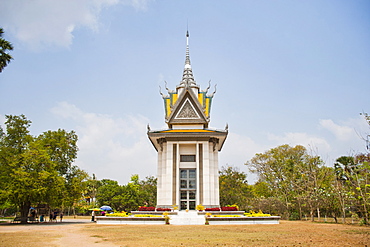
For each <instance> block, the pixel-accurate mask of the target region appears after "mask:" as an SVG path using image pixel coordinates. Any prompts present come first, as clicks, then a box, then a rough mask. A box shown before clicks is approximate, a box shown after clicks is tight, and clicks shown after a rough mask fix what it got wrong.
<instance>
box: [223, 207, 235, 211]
mask: <svg viewBox="0 0 370 247" xmlns="http://www.w3.org/2000/svg"><path fill="white" fill-rule="evenodd" d="M221 211H238V208H237V207H221Z"/></svg>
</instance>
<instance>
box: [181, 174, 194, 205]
mask: <svg viewBox="0 0 370 247" xmlns="http://www.w3.org/2000/svg"><path fill="white" fill-rule="evenodd" d="M196 182H197V181H196V171H195V169H183V170H180V210H186V209H189V210H195V207H196V205H195V203H196V192H197V191H196V185H197V183H196Z"/></svg>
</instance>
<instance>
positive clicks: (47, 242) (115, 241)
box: [0, 221, 370, 247]
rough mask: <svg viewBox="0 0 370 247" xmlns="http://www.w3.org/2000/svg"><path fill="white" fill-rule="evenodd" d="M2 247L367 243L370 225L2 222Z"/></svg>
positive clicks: (300, 222) (369, 237)
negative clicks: (180, 224) (179, 224)
mask: <svg viewBox="0 0 370 247" xmlns="http://www.w3.org/2000/svg"><path fill="white" fill-rule="evenodd" d="M0 246H31V247H32V246H78V247H84V246H102V247H105V246H130V247H131V246H368V247H370V228H369V227H363V226H353V225H343V224H328V223H326V224H325V223H312V222H304V221H281V223H280V224H279V225H234V226H229V225H228V226H212V225H209V226H173V225H135V226H133V225H96V224H95V223H88V221H87V222H86V223H73V222H69V223H46V224H45V223H44V224H41V223H40V224H28V225H20V224H4V225H0Z"/></svg>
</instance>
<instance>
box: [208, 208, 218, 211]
mask: <svg viewBox="0 0 370 247" xmlns="http://www.w3.org/2000/svg"><path fill="white" fill-rule="evenodd" d="M204 211H221V209H220V208H206V209H205V210H204Z"/></svg>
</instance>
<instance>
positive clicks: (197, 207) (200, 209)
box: [196, 204, 204, 212]
mask: <svg viewBox="0 0 370 247" xmlns="http://www.w3.org/2000/svg"><path fill="white" fill-rule="evenodd" d="M196 210H198V211H199V212H202V211H203V210H204V206H203V205H202V204H199V205H197V206H196Z"/></svg>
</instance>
